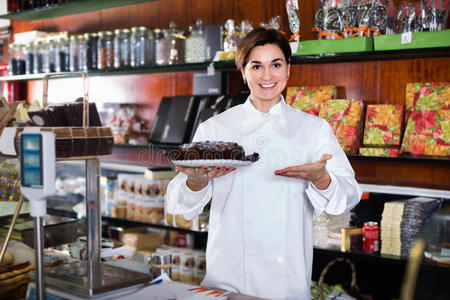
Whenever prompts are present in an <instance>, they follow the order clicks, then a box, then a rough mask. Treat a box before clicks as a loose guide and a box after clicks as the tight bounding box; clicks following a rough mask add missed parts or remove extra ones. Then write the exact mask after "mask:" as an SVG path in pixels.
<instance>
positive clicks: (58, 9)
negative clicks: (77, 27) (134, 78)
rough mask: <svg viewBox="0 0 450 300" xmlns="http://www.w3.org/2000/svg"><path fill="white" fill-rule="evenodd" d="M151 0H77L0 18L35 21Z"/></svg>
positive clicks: (9, 14)
mask: <svg viewBox="0 0 450 300" xmlns="http://www.w3.org/2000/svg"><path fill="white" fill-rule="evenodd" d="M150 1H156V0H75V1H70V2H65V3H61V4H58V5H53V6H46V7H39V8H34V9H27V10H23V11H18V12H13V13H8V14H5V15H1V16H0V18H1V19H10V20H17V21H29V22H33V21H38V20H44V19H50V18H56V17H62V16H68V15H73V14H80V13H84V12H89V11H95V10H100V9H108V8H113V7H119V6H125V5H132V4H138V3H142V2H150Z"/></svg>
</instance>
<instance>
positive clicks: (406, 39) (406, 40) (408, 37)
mask: <svg viewBox="0 0 450 300" xmlns="http://www.w3.org/2000/svg"><path fill="white" fill-rule="evenodd" d="M411 42H412V32H411V31H409V32H404V33H402V42H401V43H402V45H403V44H410V43H411Z"/></svg>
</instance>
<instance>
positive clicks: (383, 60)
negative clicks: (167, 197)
mask: <svg viewBox="0 0 450 300" xmlns="http://www.w3.org/2000/svg"><path fill="white" fill-rule="evenodd" d="M143 2H151V3H148V4H143V5H139V6H138V7H137V6H133V5H131V4H136V3H143ZM170 3H171V4H172V5H171V6H170V7H165V6H166V5H167V1H162V0H160V1H148V0H146V1H145V0H129V1H127V0H96V1H89V0H80V1H76V2H70V3H65V4H62V5H60V6H59V7H52V8H43V9H36V10H34V11H29V12H18V13H13V14H8V15H3V16H0V18H9V19H12V20H13V24H12V25H13V31H14V30H15V29H14V28H15V27H14V25H15V24H17V25H18V26H17V27H18V29H17V32H21V31H28V30H37V29H39V30H49V31H55V30H68V31H71V30H73V31H74V32H77V33H79V32H94V31H100V30H111V29H115V28H130V27H132V26H138V25H143V26H148V27H152V28H157V27H159V28H165V27H167V25H168V21H169V20H175V21H178V22H179V24H178V25H179V27H181V28H187V27H188V26H189V25H190V24H192V23H193V22H194V21H195V19H196V18H198V17H199V18H202V19H203V20H204V21H205V24H218V23H220V24H223V23H224V22H225V21H226V20H227V19H229V18H235V19H238V20H243V19H249V20H250V21H251V22H253V24H259V22H261V21H266V20H264V18H266V17H268V16H272V15H280V16H281V24H282V27H281V30H283V31H285V32H289V30H288V28H287V17H286V16H285V10H284V7H283V5H275V3H277V2H276V1H271V0H262V1H261V2H258V1H256V2H255V1H250V0H244V1H241V0H232V1H223V2H221V3H220V4H217V3H215V1H210V0H197V1H196V3H195V5H192V3H191V2H190V1H184V0H174V1H172V2H170ZM217 5H219V6H220V11H217V8H216V7H217ZM318 5H319V4H318V1H304V2H303V3H302V9H301V10H300V14H301V16H300V18H301V20H302V22H303V23H302V24H304V25H305V26H303V25H302V33H301V35H302V38H303V39H315V36H314V34H313V33H312V32H310V28H308V26H310V23H311V21H312V20H311V18H312V17H311V16H313V15H314V12H315V11H316V10H317V8H318ZM118 6H124V7H123V9H122V8H121V9H120V11H119V10H114V9H111V10H108V11H107V12H101V13H98V14H97V15H96V16H97V17H98V18H101V22H98V23H95V22H90V23H89V25H86V26H82V25H80V26H78V25H79V24H78V23H80V21H83V20H82V17H81V16H77V15H75V14H78V13H81V12H87V11H95V10H101V9H107V8H111V7H118ZM213 10H214V11H215V13H214V14H211V13H210V11H213ZM72 14H73V15H72ZM69 15H72V16H69ZM62 16H67V17H64V19H63V21H61V24H59V23H58V24H55V23H54V22H53V21H52V20H48V21H41V22H39V23H38V22H36V23H25V22H21V21H36V20H45V19H48V18H54V17H62ZM308 22H309V23H308ZM62 23H65V24H62ZM74 23H75V24H78V25H77V26H72V25H69V24H74ZM87 26H92V28H91V27H87ZM13 33H14V32H13ZM210 64H211V62H206V63H198V64H180V65H168V66H148V67H140V68H124V69H115V70H104V71H91V72H88V74H89V76H90V77H94V79H99V77H107V78H108V80H109V79H110V78H113V77H114V84H123V85H124V86H126V87H130V85H129V84H128V81H129V80H130V78H132V79H133V80H136V78H137V77H139V78H138V79H139V80H140V79H142V81H143V84H141V85H139V87H143V86H144V87H145V88H147V84H148V89H149V90H151V92H152V93H153V92H154V91H153V90H154V89H155V90H156V91H155V94H156V95H158V97H159V95H160V94H161V93H166V94H164V95H167V96H173V95H180V94H186V93H189V91H190V90H189V84H190V83H191V82H190V81H189V79H190V77H189V75H187V76H185V77H182V80H179V79H180V78H181V77H177V76H178V74H179V73H183V74H182V75H183V76H184V74H191V73H192V72H194V71H206V70H207V68H208V66H210ZM213 67H214V70H215V71H217V72H224V73H226V74H227V75H229V76H228V79H229V88H230V89H231V90H232V91H233V92H238V91H239V90H240V89H242V88H243V84H242V82H241V77H240V74H239V71H238V70H237V69H236V66H235V64H234V62H233V61H219V62H213ZM449 70H450V47H443V48H428V49H410V50H395V51H373V52H355V53H341V54H325V55H308V56H294V57H293V59H292V67H291V76H290V79H289V82H288V86H307V85H337V86H344V87H345V88H346V92H347V95H348V96H349V97H353V98H358V99H363V100H367V101H371V102H368V103H371V104H372V103H379V104H382V103H392V104H402V103H403V102H404V93H405V88H404V85H405V83H407V82H430V81H448V80H450V78H449V77H448V76H449ZM172 73H173V74H175V75H174V76H172V77H170V76H171V75H172ZM147 74H149V75H147ZM116 75H117V76H116ZM136 75H138V76H136ZM141 75H142V76H141ZM162 75H164V76H162ZM165 75H170V76H165ZM169 77H170V78H169ZM42 78H43V74H32V75H18V76H3V77H0V81H23V82H26V83H27V84H28V88H34V89H35V88H36V85H33V84H34V82H33V81H35V80H38V79H42ZM116 78H121V80H117V79H116ZM184 79H187V80H184ZM58 80H59V79H58ZM158 80H159V81H164V83H163V84H160V82H159V81H158ZM92 87H93V88H95V85H92ZM67 92H68V93H70V92H71V91H67ZM158 92H159V93H158ZM129 100H130V97H128V98H124V101H129ZM132 100H137V101H140V102H139V103H140V104H142V103H143V101H144V100H145V99H144V100H143V99H132ZM152 101H153V100H152ZM157 104H158V103H157V102H152V105H157ZM172 147H173V146H160V145H145V146H132V145H116V146H115V148H114V152H113V155H112V156H111V157H109V158H103V159H102V160H101V166H102V169H104V170H106V169H109V171H107V172H108V173H103V171H102V174H103V175H105V174H109V175H111V176H114V174H117V173H118V172H129V173H143V172H144V171H145V169H146V168H148V167H150V166H157V167H168V166H170V164H169V162H168V161H164V162H161V161H160V162H159V164H155V160H154V156H153V154H154V152H155V150H156V151H159V150H168V149H171V148H172ZM139 155H141V156H139ZM142 155H144V156H145V157H146V158H147V159H148V160H146V161H140V160H139V159H140V158H142ZM348 158H349V160H350V162H351V164H352V166H353V168H354V169H355V173H356V175H357V179H358V181H359V182H361V188H362V190H364V191H367V192H373V193H389V194H395V195H405V194H407V195H412V196H428V197H437V198H446V199H450V178H449V172H448V169H449V162H450V159H448V158H426V157H417V158H416V157H407V156H401V157H398V158H379V157H364V156H359V155H348ZM69 163H71V164H77V162H69ZM103 220H104V222H108V223H110V224H115V225H133V226H135V225H148V226H150V227H155V228H160V229H166V230H177V231H182V232H186V233H189V234H193V235H194V236H195V237H196V239H197V238H198V239H199V240H200V241H204V242H205V243H206V237H207V232H197V231H191V230H189V229H182V228H176V227H172V226H166V225H164V224H148V223H142V222H136V221H130V220H123V219H117V218H111V217H103ZM340 256H341V257H342V256H344V257H348V258H350V259H351V260H352V261H354V262H355V263H356V265H357V273H358V281H359V282H365V284H364V285H361V284H360V288H361V290H363V291H365V292H367V293H369V292H373V293H374V294H377V295H379V296H380V295H381V296H384V297H381V298H382V299H386V298H387V299H389V298H399V286H400V285H401V283H402V277H403V274H404V269H405V265H406V258H401V257H384V256H380V255H368V254H364V253H343V252H340V251H339V250H336V249H321V248H315V249H314V268H313V279H315V280H317V279H318V276H319V275H320V274H319V273H320V271H321V270H322V269H323V267H324V266H325V264H326V263H327V262H328V261H330V260H331V259H333V258H335V257H340ZM425 268H426V269H427V272H428V273H427V274H428V275H429V277H430V278H433V277H434V276H432V274H433V273H434V272H436V273H437V274H439V276H441V275H442V276H441V277H442V278H445V276H444V275H447V276H448V268H447V269H445V268H442V267H440V266H437V265H436V264H432V263H428V264H426V266H425ZM386 269H389V272H388V274H386ZM379 274H386V276H380V275H379ZM331 276H332V275H331ZM447 278H448V277H447ZM339 283H342V281H341V282H339ZM374 283H376V284H381V283H382V284H383V285H384V287H383V288H382V289H379V287H378V285H376V286H377V288H375V289H374V286H375V285H374ZM381 298H380V299H381Z"/></svg>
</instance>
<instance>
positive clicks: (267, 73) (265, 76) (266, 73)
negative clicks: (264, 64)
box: [262, 68, 272, 79]
mask: <svg viewBox="0 0 450 300" xmlns="http://www.w3.org/2000/svg"><path fill="white" fill-rule="evenodd" d="M271 77H272V70H271V69H270V68H264V69H263V72H262V79H270V78H271Z"/></svg>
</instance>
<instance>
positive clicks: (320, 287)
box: [317, 257, 359, 300]
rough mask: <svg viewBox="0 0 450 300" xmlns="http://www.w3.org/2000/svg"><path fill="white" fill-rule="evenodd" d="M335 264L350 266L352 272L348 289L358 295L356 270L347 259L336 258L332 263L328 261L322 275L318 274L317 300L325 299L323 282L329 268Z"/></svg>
mask: <svg viewBox="0 0 450 300" xmlns="http://www.w3.org/2000/svg"><path fill="white" fill-rule="evenodd" d="M337 262H345V263H347V264H348V265H349V266H350V268H351V270H352V281H351V283H350V289H351V290H352V291H353V292H356V293H359V288H358V285H357V284H356V269H355V265H354V264H353V262H352V261H351V260H350V259H348V258H343V257H338V258H335V259H333V260H332V261H330V262H329V263H328V264H327V265H326V266H325V268H323V270H322V273H321V274H320V277H319V283H318V288H317V292H318V294H319V299H320V300H324V299H325V297H324V294H323V282H324V280H325V276H326V275H327V272H328V271H329V270H330V268H331V267H332V266H333V265H334V264H335V263H337Z"/></svg>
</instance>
